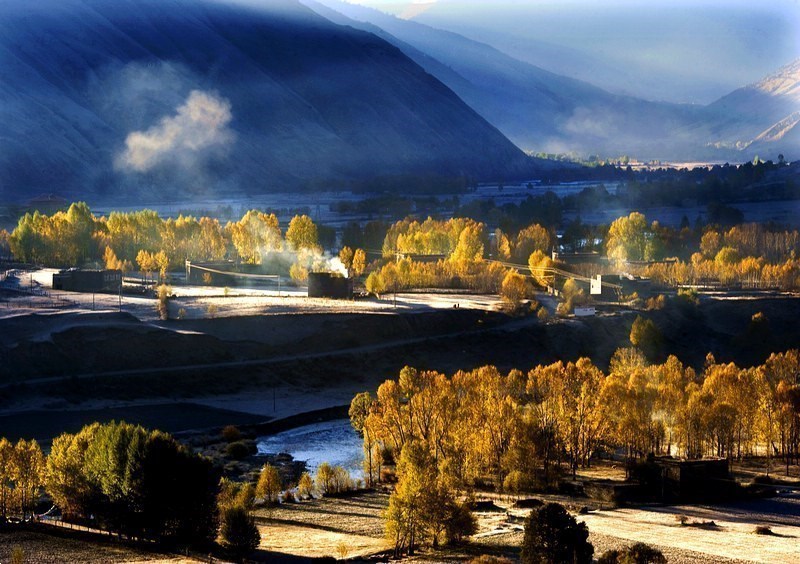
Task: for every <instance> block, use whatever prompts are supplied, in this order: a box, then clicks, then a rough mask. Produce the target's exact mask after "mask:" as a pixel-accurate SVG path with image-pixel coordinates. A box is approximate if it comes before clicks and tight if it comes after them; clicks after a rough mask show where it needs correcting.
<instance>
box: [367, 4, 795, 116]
mask: <svg viewBox="0 0 800 564" xmlns="http://www.w3.org/2000/svg"><path fill="white" fill-rule="evenodd" d="M358 1H359V2H361V3H364V2H370V1H371V0H358ZM373 4H374V5H377V2H373ZM426 6H427V9H426V10H424V11H422V12H420V13H418V14H414V15H411V14H409V15H408V16H407V17H411V18H412V19H413V20H414V21H417V22H419V23H423V24H427V25H429V26H432V27H435V28H438V29H445V30H448V31H454V32H456V33H460V34H462V35H465V36H467V37H470V38H471V39H475V40H477V41H482V42H484V43H488V44H490V45H492V46H494V47H496V48H498V49H500V50H501V51H503V52H504V53H506V54H508V55H511V56H512V57H514V58H517V59H519V60H522V61H525V62H527V63H530V64H533V65H536V66H539V67H541V68H544V69H547V70H550V71H553V72H556V73H558V74H562V75H566V76H570V77H573V78H578V79H581V80H585V81H587V82H590V83H592V84H595V85H597V86H599V87H601V88H603V89H605V90H608V91H610V92H613V93H616V94H629V95H632V96H636V97H638V98H643V99H646V100H661V101H670V102H675V103H692V104H701V105H705V104H709V103H711V102H713V101H714V100H716V99H718V98H720V97H721V96H724V95H725V94H727V93H729V92H731V91H733V90H735V89H736V88H738V87H740V86H741V85H743V84H748V83H751V82H754V81H756V80H758V79H760V78H761V77H762V76H764V75H766V74H768V73H769V72H771V71H772V70H774V69H775V68H778V67H779V66H781V65H784V64H787V63H788V62H790V61H792V60H793V59H796V58H797V57H800V42H798V41H797V32H798V22H800V4H798V3H797V2H796V0H773V1H772V2H730V1H728V2H720V1H719V0H673V1H670V2H665V1H662V2H636V1H633V0H611V1H609V2H602V3H601V2H592V1H588V0H578V1H576V0H571V1H565V2H558V3H553V2H532V1H530V2H521V1H517V2H487V1H474V0H439V1H437V2H435V3H430V4H427V5H426ZM382 9H383V8H382Z"/></svg>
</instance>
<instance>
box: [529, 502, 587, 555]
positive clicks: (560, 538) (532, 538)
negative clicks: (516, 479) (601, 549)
mask: <svg viewBox="0 0 800 564" xmlns="http://www.w3.org/2000/svg"><path fill="white" fill-rule="evenodd" d="M588 538H589V530H588V529H587V528H586V524H585V523H580V524H579V523H578V522H576V521H575V518H574V517H572V516H571V515H570V514H569V513H567V511H566V509H564V506H563V505H561V504H558V503H546V504H544V505H543V506H541V507H540V508H539V509H536V510H534V511H531V513H530V515H528V517H527V518H526V519H525V535H524V537H523V540H522V554H521V557H520V561H521V562H522V564H562V563H564V562H570V563H573V564H589V563H590V562H591V561H592V554H594V547H593V546H592V544H591V543H590V542H589V541H588Z"/></svg>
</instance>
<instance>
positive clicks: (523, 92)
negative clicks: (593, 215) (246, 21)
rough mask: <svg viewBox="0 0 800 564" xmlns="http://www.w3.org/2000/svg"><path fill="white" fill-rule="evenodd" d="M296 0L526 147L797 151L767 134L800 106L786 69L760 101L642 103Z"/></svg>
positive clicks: (697, 153)
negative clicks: (372, 37) (383, 43)
mask: <svg viewBox="0 0 800 564" xmlns="http://www.w3.org/2000/svg"><path fill="white" fill-rule="evenodd" d="M304 2H305V3H306V4H307V5H309V6H310V7H312V8H314V9H315V10H317V11H318V12H319V13H320V14H322V15H324V16H325V17H326V18H329V19H331V20H332V21H336V22H337V23H340V24H342V25H351V26H354V27H358V28H359V29H364V30H368V31H371V32H372V33H375V34H378V35H381V37H383V38H385V39H386V40H387V41H389V42H390V43H392V44H394V45H395V46H397V47H398V48H399V49H401V50H402V51H403V52H404V53H405V54H406V55H408V56H409V57H410V58H412V59H413V60H414V61H416V62H417V63H418V64H419V65H420V66H422V67H423V68H425V70H427V71H428V72H429V73H431V74H432V75H434V76H436V77H437V78H438V79H439V80H441V81H442V82H444V83H445V84H446V85H447V86H448V87H450V88H451V89H452V90H453V91H455V92H456V93H457V94H458V95H459V96H460V97H461V98H462V99H464V100H465V101H466V102H467V103H469V104H470V105H471V106H472V107H473V108H475V109H476V110H477V111H478V112H479V113H480V114H481V115H483V116H484V117H485V118H486V119H487V120H489V121H490V122H491V123H493V124H494V125H496V126H497V127H498V128H499V129H500V130H501V131H502V132H503V133H504V134H506V135H507V136H508V137H509V138H510V139H511V140H512V141H514V142H515V143H517V144H518V145H519V146H521V147H523V148H524V149H526V150H532V151H545V152H569V151H575V152H578V153H582V154H592V153H599V154H603V155H610V156H616V155H622V154H631V155H634V156H636V157H638V158H640V159H662V160H694V159H720V160H728V159H730V160H733V161H738V160H748V159H750V158H752V156H753V155H752V154H750V153H751V152H752V151H753V150H755V149H756V145H754V146H753V147H752V148H750V147H748V144H747V143H739V144H737V143H736V141H737V139H736V136H737V135H739V136H742V135H743V136H744V137H746V140H747V141H752V140H753V139H754V138H756V137H757V136H758V135H760V134H762V133H765V135H764V136H762V138H761V139H760V140H759V146H760V147H761V150H762V156H765V155H768V156H770V157H771V158H775V157H777V154H778V153H779V152H781V151H784V152H786V153H787V155H789V154H798V153H800V151H798V150H797V149H798V146H797V144H796V143H795V144H793V143H792V142H791V136H784V135H783V134H781V135H775V134H774V132H773V133H771V134H767V131H768V130H770V129H772V128H773V127H774V126H776V125H777V124H778V122H779V121H781V120H783V119H784V118H786V116H788V115H789V114H790V113H791V112H790V111H786V109H787V107H790V106H792V104H793V107H794V109H795V110H797V109H800V106H798V104H797V102H796V100H792V99H791V93H792V92H793V90H792V88H793V87H792V85H794V88H795V89H796V88H797V87H798V86H797V85H798V82H797V77H796V76H795V74H793V73H792V72H790V70H791V69H788V70H784V71H782V72H781V73H778V74H777V75H776V76H775V77H770V78H768V79H765V80H764V81H762V82H761V83H759V85H757V86H756V90H757V91H758V92H759V93H761V97H760V98H757V97H755V96H752V95H751V93H750V90H749V89H742V90H743V93H739V91H737V92H735V93H733V94H731V95H730V96H728V97H726V98H724V99H723V100H722V101H720V102H717V103H715V104H712V105H709V106H700V105H687V104H672V103H665V102H650V101H646V100H642V99H639V98H635V97H632V96H623V95H615V94H612V93H610V92H608V91H606V90H603V89H601V88H598V87H596V86H594V85H591V84H589V83H586V82H582V81H580V80H576V79H573V78H568V77H566V76H561V75H560V74H555V73H553V72H550V71H547V70H544V69H542V68H539V67H536V66H534V65H532V64H529V63H527V62H523V61H520V60H517V59H515V58H513V57H510V56H508V55H506V54H504V53H503V52H501V51H499V50H497V49H495V48H494V47H493V46H491V45H487V44H485V43H481V42H478V41H474V40H472V39H470V38H467V37H465V36H463V35H459V34H457V33H453V32H450V31H443V30H440V29H436V28H434V27H430V26H428V25H424V24H422V23H419V22H417V21H413V20H411V21H409V20H405V19H400V18H396V17H393V16H390V15H387V14H385V13H382V12H380V11H378V10H374V9H371V8H366V7H364V6H358V5H353V4H349V3H346V2H342V1H340V0H304ZM564 72H568V69H567V68H565V69H564ZM728 98H730V99H729V100H728ZM765 98H766V99H768V100H770V103H769V104H765V103H764V102H765V100H764V99H765ZM776 101H778V102H776ZM789 125H791V124H789ZM786 126H787V124H786V123H784V124H783V127H782V128H779V129H780V130H781V131H783V130H785V129H786ZM722 133H724V135H722ZM721 135H722V136H721ZM732 138H733V141H731V139H732ZM742 150H744V152H742ZM773 153H774V155H773Z"/></svg>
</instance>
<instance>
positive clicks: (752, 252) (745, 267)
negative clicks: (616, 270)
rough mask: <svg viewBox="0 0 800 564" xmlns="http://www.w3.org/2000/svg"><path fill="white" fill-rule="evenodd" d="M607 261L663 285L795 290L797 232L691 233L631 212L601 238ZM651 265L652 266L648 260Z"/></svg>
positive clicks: (744, 228)
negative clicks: (735, 285)
mask: <svg viewBox="0 0 800 564" xmlns="http://www.w3.org/2000/svg"><path fill="white" fill-rule="evenodd" d="M605 246H606V250H607V255H608V258H609V260H611V261H616V262H620V263H626V262H628V263H630V262H634V263H635V262H637V261H646V262H648V263H650V264H643V265H638V266H637V265H636V264H633V265H631V264H628V268H629V269H632V270H634V271H636V272H640V273H642V274H644V275H645V276H648V277H650V278H652V279H653V280H654V281H656V282H658V283H661V284H664V285H669V286H675V285H683V284H706V283H709V282H714V283H721V284H723V285H731V284H737V285H740V286H743V287H746V288H780V289H783V290H791V289H796V288H798V287H800V256H798V250H800V232H798V231H797V230H792V231H789V230H779V229H774V228H770V227H769V226H764V225H760V224H755V223H749V224H742V225H736V226H733V227H731V228H729V229H727V230H723V229H719V228H717V227H714V226H710V227H706V228H705V229H703V230H702V231H701V233H697V232H696V231H693V230H691V229H689V228H688V227H683V228H681V229H677V230H676V229H672V228H669V227H665V226H661V225H660V224H659V223H658V222H652V223H648V222H647V220H646V218H645V216H644V215H642V214H641V213H638V212H634V213H631V214H630V215H628V216H626V217H621V218H619V219H617V220H615V221H614V222H613V223H612V224H611V226H610V227H609V230H608V234H607V236H606V238H605ZM653 261H656V262H653Z"/></svg>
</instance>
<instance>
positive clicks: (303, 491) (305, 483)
mask: <svg viewBox="0 0 800 564" xmlns="http://www.w3.org/2000/svg"><path fill="white" fill-rule="evenodd" d="M297 493H298V494H300V497H301V498H305V499H309V498H311V497H312V496H313V495H314V480H313V479H312V478H311V475H310V474H309V473H308V472H303V473H302V474H301V475H300V481H299V482H297Z"/></svg>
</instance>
